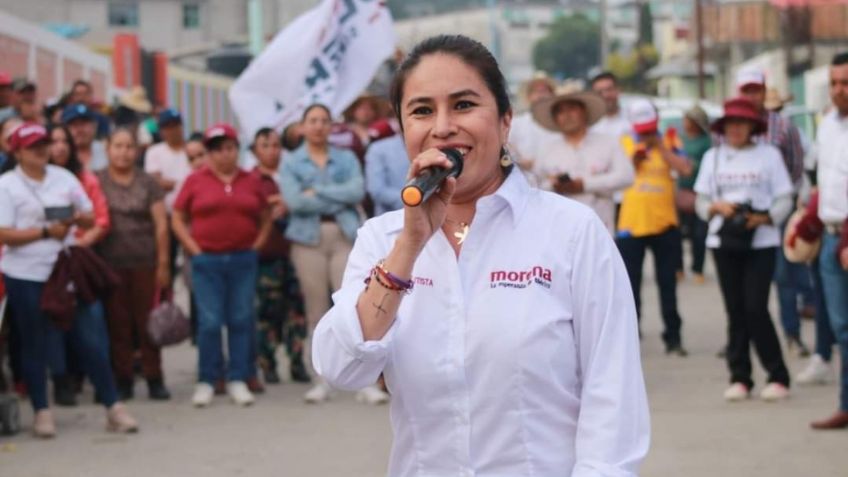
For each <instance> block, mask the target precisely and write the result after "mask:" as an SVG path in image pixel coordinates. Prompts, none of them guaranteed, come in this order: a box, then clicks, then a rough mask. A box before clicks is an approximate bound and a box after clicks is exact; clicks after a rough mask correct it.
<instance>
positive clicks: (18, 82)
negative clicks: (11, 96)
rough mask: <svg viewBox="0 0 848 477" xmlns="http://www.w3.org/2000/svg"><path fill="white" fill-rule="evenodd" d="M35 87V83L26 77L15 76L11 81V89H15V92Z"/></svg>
mask: <svg viewBox="0 0 848 477" xmlns="http://www.w3.org/2000/svg"><path fill="white" fill-rule="evenodd" d="M35 88H36V86H35V83H33V82H32V81H30V80H28V79H26V78H15V80H14V81H12V89H13V90H15V92H16V93H23V92H24V91H35Z"/></svg>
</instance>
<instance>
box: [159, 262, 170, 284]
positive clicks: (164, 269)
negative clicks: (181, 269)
mask: <svg viewBox="0 0 848 477" xmlns="http://www.w3.org/2000/svg"><path fill="white" fill-rule="evenodd" d="M156 285H157V286H158V287H159V288H162V289H164V288H169V287H170V286H171V271H170V270H169V269H168V264H164V265H159V266H158V267H156Z"/></svg>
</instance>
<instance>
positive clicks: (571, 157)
mask: <svg viewBox="0 0 848 477" xmlns="http://www.w3.org/2000/svg"><path fill="white" fill-rule="evenodd" d="M605 110H606V108H605V106H604V101H603V100H602V99H601V98H600V96H598V95H597V94H595V93H593V92H590V91H581V90H580V88H578V87H575V86H564V87H562V88H560V89H559V90H558V91H557V95H556V96H553V97H551V98H547V99H543V100H541V101H537V102H536V103H535V104H534V105H533V110H532V113H533V118H534V119H535V121H536V122H537V123H538V124H539V125H541V126H542V127H543V128H545V129H546V130H548V131H553V132H556V133H559V134H558V135H557V136H556V137H553V138H551V139H549V140H548V141H547V142H545V143H544V144H543V147H541V148H539V150H540V151H543V152H540V153H539V156H538V159H537V161H536V165H535V167H534V173H535V174H536V176H537V177H538V178H539V180H540V182H541V184H540V186H541V187H542V188H545V189H551V190H553V191H554V192H556V193H558V194H562V195H565V196H568V197H571V198H572V199H574V200H577V201H578V202H582V203H584V204H586V205H588V206H589V207H591V208H592V209H593V210H594V211H595V212H596V213H597V214H598V216H599V217H600V218H601V220H602V221H603V222H604V225H606V227H607V229H608V230H609V231H610V234H612V233H613V232H614V231H615V202H614V201H613V194H614V193H615V192H616V191H619V190H623V189H625V188H626V187H627V186H629V185H630V184H632V183H633V175H634V171H633V165H632V164H631V163H630V161H628V160H627V157H626V156H625V155H624V152H623V151H622V149H621V147H620V145H619V144H618V142H617V141H615V140H613V139H612V138H611V137H609V136H607V135H605V134H601V133H597V132H592V131H590V130H589V128H590V127H591V126H592V125H593V124H595V123H596V122H597V121H598V120H599V119H601V117H602V116H603V115H604V112H605Z"/></svg>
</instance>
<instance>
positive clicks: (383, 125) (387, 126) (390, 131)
mask: <svg viewBox="0 0 848 477" xmlns="http://www.w3.org/2000/svg"><path fill="white" fill-rule="evenodd" d="M395 134H397V132H396V131H395V129H394V128H393V127H392V124H391V122H390V121H389V120H388V119H379V120H377V121H375V122H374V123H373V124H371V126H369V127H368V137H370V138H371V141H373V142H376V141H379V140H381V139H385V138H387V137H392V136H394V135H395Z"/></svg>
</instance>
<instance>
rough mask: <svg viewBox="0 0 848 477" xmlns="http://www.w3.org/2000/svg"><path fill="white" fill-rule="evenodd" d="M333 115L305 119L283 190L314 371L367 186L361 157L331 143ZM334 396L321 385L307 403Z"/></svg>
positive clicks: (311, 111)
mask: <svg viewBox="0 0 848 477" xmlns="http://www.w3.org/2000/svg"><path fill="white" fill-rule="evenodd" d="M331 123H332V121H331V115H330V111H329V109H327V107H326V106H323V105H320V104H315V105H312V106H310V107H308V108H307V109H306V112H305V113H304V114H303V119H302V126H303V132H304V139H305V140H304V143H303V145H302V146H300V147H299V148H298V149H297V150H295V151H294V152H293V153H291V154H290V155H289V156H288V157H287V158H286V159H285V160H284V161H283V168H282V172H281V175H282V177H281V180H280V185H281V187H280V188H281V189H282V191H283V197H284V199H285V202H286V204H288V206H289V214H290V215H289V225H288V228H287V229H286V238H287V239H289V240H290V241H291V243H292V248H291V259H292V262H293V263H294V267H295V270H296V271H297V275H298V280H299V281H300V284H301V287H302V289H303V294H304V298H305V300H306V319H307V322H308V326H309V338H307V341H306V350H305V352H304V356H305V357H306V360H307V366H308V367H309V368H310V369H311V359H310V350H311V335H312V330H314V329H315V325H316V324H317V323H318V320H319V319H320V318H321V317H322V316H323V315H324V313H326V312H327V310H329V309H330V293H331V292H335V291H336V290H338V289H339V287H340V286H341V281H342V273H343V272H344V268H345V265H346V263H347V256H348V254H349V253H350V250H351V248H352V247H353V241H354V239H355V238H356V230H357V229H358V228H359V226H360V224H361V222H362V221H361V217H360V214H359V211H358V209H357V205H358V204H359V203H360V202H361V201H362V198H363V197H364V195H365V182H364V180H363V177H362V170H361V166H360V165H359V161H357V159H356V156H355V155H354V154H353V153H352V152H350V151H347V150H343V149H336V148H334V147H331V146H330V145H329V143H328V139H329V136H330V126H331ZM329 394H330V390H329V388H328V387H327V385H326V384H325V383H324V382H323V381H321V382H318V383H317V384H316V385H315V386H314V387H313V388H312V389H311V390H310V391H309V392H307V393H306V395H305V396H304V399H306V401H307V402H321V401H324V400H326V399H327V398H328V397H329Z"/></svg>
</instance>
